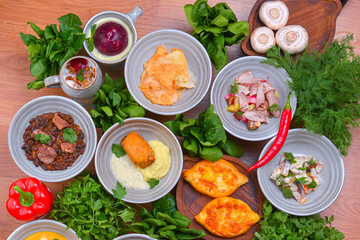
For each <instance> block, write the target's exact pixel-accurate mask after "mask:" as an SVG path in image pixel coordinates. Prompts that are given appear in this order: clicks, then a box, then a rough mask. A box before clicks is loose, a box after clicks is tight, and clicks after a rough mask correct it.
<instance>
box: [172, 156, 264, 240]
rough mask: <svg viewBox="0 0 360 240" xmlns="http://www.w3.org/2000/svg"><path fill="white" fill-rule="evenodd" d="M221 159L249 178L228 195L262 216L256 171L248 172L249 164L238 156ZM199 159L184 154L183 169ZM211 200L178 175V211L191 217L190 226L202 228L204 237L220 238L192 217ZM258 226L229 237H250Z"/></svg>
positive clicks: (260, 193)
mask: <svg viewBox="0 0 360 240" xmlns="http://www.w3.org/2000/svg"><path fill="white" fill-rule="evenodd" d="M223 159H224V160H227V161H229V162H231V163H232V164H233V165H234V166H235V167H236V168H237V170H238V171H239V172H240V173H242V174H244V175H246V176H247V177H248V178H249V182H248V183H246V184H244V185H242V186H241V187H239V188H238V189H237V190H236V191H235V192H234V193H233V194H232V195H230V197H233V198H237V199H240V200H242V201H244V202H246V203H247V204H248V205H249V206H250V208H251V209H252V210H253V211H254V212H256V213H257V214H259V215H260V216H262V206H263V203H264V195H263V194H262V192H261V190H260V186H259V184H258V181H257V176H256V172H255V171H252V172H250V173H248V172H247V169H248V168H249V166H248V165H247V164H246V163H244V162H242V161H241V160H240V159H238V158H235V157H231V156H224V157H223ZM200 160H201V159H200V158H195V157H189V156H184V165H183V170H187V169H189V168H191V167H193V166H194V165H195V164H196V163H197V162H198V161H200ZM211 200H213V198H211V197H208V196H206V195H204V194H202V193H199V192H198V191H196V190H195V189H194V188H193V187H192V186H191V185H190V184H189V183H188V182H187V181H185V180H184V178H183V177H182V176H181V177H180V179H179V182H178V185H177V189H176V202H177V207H178V210H179V212H180V213H181V214H183V215H185V216H187V217H188V218H190V219H191V224H190V227H191V228H196V229H198V230H204V231H205V232H206V236H205V237H204V239H208V240H215V239H222V238H219V237H216V236H214V235H212V234H211V233H210V232H208V231H207V230H205V228H203V227H202V226H201V225H200V224H198V223H197V222H196V220H195V218H194V217H195V215H197V214H198V213H199V212H200V211H201V209H203V207H204V206H205V205H206V204H207V203H208V202H210V201H211ZM259 227H260V225H259V223H257V224H255V225H254V226H252V227H251V228H250V229H249V230H248V231H247V232H246V233H245V234H243V235H240V236H238V237H235V238H231V239H236V240H238V239H239V240H240V239H241V240H245V239H252V238H253V237H254V233H255V232H256V231H258V230H259Z"/></svg>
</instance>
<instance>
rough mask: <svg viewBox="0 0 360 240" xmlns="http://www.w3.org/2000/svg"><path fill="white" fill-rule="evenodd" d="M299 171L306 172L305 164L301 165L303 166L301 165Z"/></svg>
mask: <svg viewBox="0 0 360 240" xmlns="http://www.w3.org/2000/svg"><path fill="white" fill-rule="evenodd" d="M299 170H303V171H304V170H306V166H305V163H303V164H302V167H301V168H299Z"/></svg>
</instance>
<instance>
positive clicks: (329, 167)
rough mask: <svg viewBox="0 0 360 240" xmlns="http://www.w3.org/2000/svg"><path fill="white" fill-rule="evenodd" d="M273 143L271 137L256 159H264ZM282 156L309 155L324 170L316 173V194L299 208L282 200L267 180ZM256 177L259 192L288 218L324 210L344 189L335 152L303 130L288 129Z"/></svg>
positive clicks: (325, 141) (329, 144) (342, 172)
mask: <svg viewBox="0 0 360 240" xmlns="http://www.w3.org/2000/svg"><path fill="white" fill-rule="evenodd" d="M274 139H275V137H274V138H273V139H271V140H270V141H269V142H268V143H267V144H266V146H265V147H264V149H263V150H262V151H261V154H260V157H259V159H260V158H261V157H262V156H264V154H265V153H266V151H267V150H268V149H269V147H270V146H271V144H272V143H273V142H274ZM283 152H291V153H292V154H294V155H295V156H296V155H298V156H299V155H312V156H314V158H315V159H318V160H321V161H323V162H324V168H323V169H322V171H321V172H320V173H319V176H320V178H321V184H320V185H319V186H318V188H317V189H316V191H311V192H310V193H309V194H306V198H307V201H306V202H305V203H304V204H302V205H301V204H300V203H298V202H297V201H296V200H295V199H294V198H291V199H286V198H285V197H284V195H283V193H282V192H281V190H280V188H279V187H278V186H276V184H275V183H274V182H273V181H272V180H271V179H270V175H271V173H272V172H273V171H274V169H275V168H276V166H278V165H279V163H280V157H281V155H282V153H283ZM257 177H258V181H259V185H260V188H261V190H262V192H263V193H264V195H265V197H266V198H267V199H268V200H269V202H270V203H271V204H272V205H274V206H275V207H277V208H278V209H280V210H282V211H284V212H287V213H289V214H292V215H297V216H308V215H313V214H316V213H319V212H321V211H323V210H325V209H326V208H328V207H329V206H330V205H331V204H332V203H333V202H334V201H335V200H336V198H337V197H338V196H339V194H340V192H341V190H342V187H343V185H344V180H345V168H344V163H343V160H342V158H341V154H340V152H339V150H338V149H337V148H336V147H335V145H334V144H333V143H332V142H331V141H330V140H329V139H328V138H327V137H325V136H319V135H312V134H309V133H308V131H307V130H305V129H292V130H290V131H289V134H288V136H287V138H286V142H285V144H284V146H283V147H282V149H281V150H280V152H279V153H278V154H277V155H276V156H275V157H274V158H273V159H272V160H271V161H270V162H269V163H268V164H266V165H265V166H263V167H261V168H259V169H258V170H257Z"/></svg>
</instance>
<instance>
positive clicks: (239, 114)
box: [235, 111, 244, 118]
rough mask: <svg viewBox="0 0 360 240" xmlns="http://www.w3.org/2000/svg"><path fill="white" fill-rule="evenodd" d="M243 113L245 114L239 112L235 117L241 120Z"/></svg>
mask: <svg viewBox="0 0 360 240" xmlns="http://www.w3.org/2000/svg"><path fill="white" fill-rule="evenodd" d="M243 113H244V112H243V111H237V112H236V116H235V117H236V118H240V117H241V116H242V115H243Z"/></svg>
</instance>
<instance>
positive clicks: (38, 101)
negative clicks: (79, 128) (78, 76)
mask: <svg viewBox="0 0 360 240" xmlns="http://www.w3.org/2000/svg"><path fill="white" fill-rule="evenodd" d="M44 100H57V101H59V102H66V103H67V104H68V105H69V106H72V107H73V108H74V109H76V110H77V111H80V112H81V113H82V114H84V116H86V119H87V121H88V122H89V123H90V127H91V130H92V131H91V132H93V133H94V136H93V137H90V136H88V142H91V141H92V142H93V143H94V144H95V145H94V146H95V148H93V149H89V154H90V157H89V158H87V159H84V162H85V164H84V166H83V167H81V168H78V169H77V170H76V169H75V168H73V169H75V170H74V171H73V173H72V174H69V176H67V177H61V178H57V179H50V180H49V179H47V178H46V177H42V176H37V175H34V174H33V172H32V170H31V169H28V168H26V167H24V166H22V165H21V164H20V163H21V162H22V160H21V159H17V158H16V155H15V154H14V152H15V151H18V150H16V149H15V148H14V146H13V144H12V141H13V138H14V136H13V135H12V134H11V133H12V132H13V129H14V128H15V127H16V124H17V122H18V121H19V120H20V119H18V118H19V116H20V114H22V112H23V111H24V110H25V109H26V108H27V107H29V106H32V105H33V104H41V103H42V102H43V101H44ZM17 120H18V121H17ZM87 145H88V144H87ZM96 145H97V132H96V128H95V124H94V121H93V120H92V118H91V116H90V114H89V113H88V112H87V111H86V110H85V108H83V107H82V106H81V105H80V104H79V103H77V102H75V101H74V100H72V99H69V98H66V97H62V96H57V95H47V96H41V97H38V98H35V99H32V100H30V101H29V102H27V103H25V104H24V105H23V106H22V107H21V108H20V109H19V110H18V111H17V112H16V113H15V115H14V117H13V118H12V120H11V123H10V126H9V129H8V148H9V151H10V155H11V158H12V159H13V160H14V162H15V163H16V165H17V166H18V168H20V170H22V171H23V172H24V173H25V174H27V175H29V176H31V177H35V178H37V179H39V180H40V181H44V182H62V181H66V180H69V179H71V178H73V177H75V176H77V175H78V174H79V173H81V172H82V171H83V170H84V169H85V168H86V167H87V166H88V165H89V164H90V162H91V161H92V159H93V157H94V154H95V149H96ZM24 156H25V155H24ZM79 157H81V156H79ZM77 160H78V159H77ZM72 167H73V166H72ZM44 171H45V170H44Z"/></svg>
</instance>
